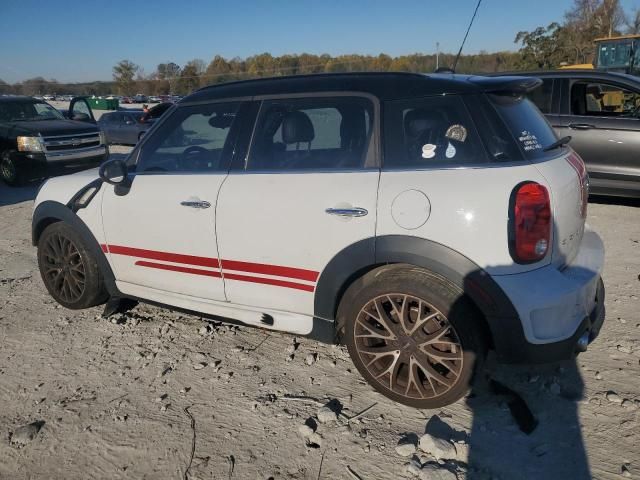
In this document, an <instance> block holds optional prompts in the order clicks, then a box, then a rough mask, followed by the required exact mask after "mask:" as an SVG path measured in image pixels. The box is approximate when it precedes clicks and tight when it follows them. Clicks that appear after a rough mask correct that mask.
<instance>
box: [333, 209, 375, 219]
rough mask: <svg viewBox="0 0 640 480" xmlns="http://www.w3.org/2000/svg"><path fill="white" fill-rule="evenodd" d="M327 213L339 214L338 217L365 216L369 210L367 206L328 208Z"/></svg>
mask: <svg viewBox="0 0 640 480" xmlns="http://www.w3.org/2000/svg"><path fill="white" fill-rule="evenodd" d="M325 213H328V214H329V215H337V216H338V217H364V216H366V215H367V214H368V213H369V212H368V211H367V209H366V208H359V207H354V208H327V209H326V210H325Z"/></svg>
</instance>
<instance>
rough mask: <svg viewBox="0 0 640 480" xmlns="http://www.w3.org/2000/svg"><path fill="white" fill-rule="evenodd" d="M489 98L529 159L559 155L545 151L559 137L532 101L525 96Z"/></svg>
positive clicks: (490, 96) (495, 96)
mask: <svg viewBox="0 0 640 480" xmlns="http://www.w3.org/2000/svg"><path fill="white" fill-rule="evenodd" d="M489 98H490V99H491V103H493V105H494V106H495V108H496V110H497V111H498V113H499V114H500V116H501V117H502V120H503V121H504V123H505V124H506V125H507V128H508V129H509V130H510V131H511V134H512V135H513V137H514V138H515V139H516V142H517V144H518V145H519V147H520V150H521V151H522V152H523V153H524V156H525V157H526V158H527V159H529V160H538V159H541V158H547V157H550V156H553V155H555V154H556V153H557V152H554V151H549V152H545V151H544V149H545V148H546V147H548V146H549V145H551V144H553V143H554V142H556V141H557V140H558V137H557V136H556V134H555V132H554V131H553V128H551V125H549V122H547V120H546V118H544V116H543V115H542V113H541V112H540V110H538V107H536V106H535V105H534V104H533V103H532V102H531V100H529V99H528V98H527V97H525V96H524V95H489Z"/></svg>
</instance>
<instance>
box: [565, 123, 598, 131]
mask: <svg viewBox="0 0 640 480" xmlns="http://www.w3.org/2000/svg"><path fill="white" fill-rule="evenodd" d="M569 128H571V129H572V130H591V129H592V128H596V126H595V125H591V124H590V123H570V124H569Z"/></svg>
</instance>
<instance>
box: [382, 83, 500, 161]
mask: <svg viewBox="0 0 640 480" xmlns="http://www.w3.org/2000/svg"><path fill="white" fill-rule="evenodd" d="M384 125H385V157H384V167H385V168H418V169H419V168H432V167H449V166H459V165H465V164H474V163H484V162H486V161H487V158H486V154H485V151H484V149H483V147H482V144H481V143H480V141H479V138H478V134H477V132H476V129H475V126H474V124H473V121H472V120H471V117H470V116H469V112H468V111H467V108H466V107H465V104H464V102H463V101H462V99H461V98H460V97H459V96H453V95H452V96H438V97H428V98H416V99H410V100H399V101H392V102H387V104H386V105H385V117H384Z"/></svg>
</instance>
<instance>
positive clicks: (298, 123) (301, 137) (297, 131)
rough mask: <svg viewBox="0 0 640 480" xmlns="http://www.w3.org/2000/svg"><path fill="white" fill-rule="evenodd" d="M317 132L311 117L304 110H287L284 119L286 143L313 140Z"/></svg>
mask: <svg viewBox="0 0 640 480" xmlns="http://www.w3.org/2000/svg"><path fill="white" fill-rule="evenodd" d="M315 136H316V134H315V132H314V130H313V124H312V123H311V119H310V118H309V116H308V115H307V114H306V113H304V112H299V111H294V112H287V114H286V115H285V116H284V118H283V119H282V141H283V142H284V143H286V144H292V143H300V142H305V143H306V142H311V141H313V139H314V138H315Z"/></svg>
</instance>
